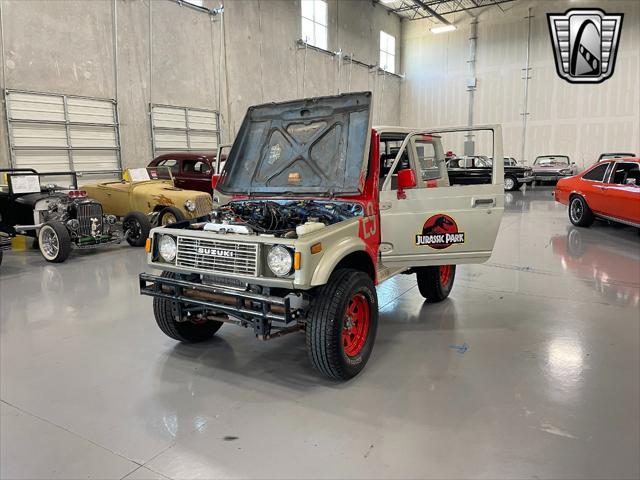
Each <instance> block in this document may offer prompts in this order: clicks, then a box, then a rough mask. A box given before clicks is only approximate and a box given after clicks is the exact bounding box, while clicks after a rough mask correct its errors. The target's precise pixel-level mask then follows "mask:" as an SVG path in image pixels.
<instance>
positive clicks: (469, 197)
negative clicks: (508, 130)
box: [380, 125, 504, 268]
mask: <svg viewBox="0 0 640 480" xmlns="http://www.w3.org/2000/svg"><path fill="white" fill-rule="evenodd" d="M469 130H470V129H468V128H466V129H442V130H438V131H432V132H416V133H413V134H410V135H408V136H407V137H406V138H405V140H404V142H403V145H402V147H401V148H400V151H399V152H398V154H397V156H396V159H395V162H394V166H393V167H392V168H391V172H394V171H395V168H396V166H397V165H398V164H399V161H400V159H401V157H402V156H403V155H405V153H404V152H407V153H408V155H409V160H410V163H411V168H412V169H414V171H415V174H416V178H417V179H418V182H417V183H418V184H417V186H416V188H411V189H405V190H404V191H402V190H399V189H398V188H397V185H394V183H396V182H394V179H393V177H392V175H389V176H388V177H387V178H386V179H385V181H384V183H383V185H382V189H381V191H380V221H381V232H382V239H381V246H380V251H381V256H382V263H383V264H384V265H385V266H389V267H404V268H410V267H418V266H427V265H441V264H461V263H482V262H484V261H486V260H488V259H489V257H490V256H491V252H492V250H493V246H494V244H495V240H496V236H497V234H498V228H499V226H500V220H501V218H502V213H503V210H504V191H503V190H504V188H503V179H504V175H503V169H504V167H503V163H502V162H493V166H492V174H493V175H492V183H490V184H485V185H449V182H448V175H447V168H446V164H445V158H444V154H443V148H442V142H441V139H440V137H439V136H438V135H437V134H438V133H445V132H446V133H448V132H467V131H469ZM472 130H488V131H491V132H492V136H493V150H494V152H493V153H494V158H502V132H501V127H500V126H498V125H492V126H486V127H474V128H473V129H472ZM428 139H430V140H428ZM427 141H429V142H430V143H431V145H432V147H433V150H434V164H435V165H437V169H438V173H437V174H438V175H439V179H438V182H437V186H433V183H432V184H431V188H430V185H428V184H426V183H425V182H421V181H420V179H423V178H424V177H425V169H426V168H425V165H423V164H421V163H420V162H419V161H418V160H419V159H418V158H417V155H416V151H417V150H416V146H417V145H418V146H419V145H420V144H421V143H424V142H427ZM427 167H428V165H427ZM428 175H429V176H431V177H433V176H434V171H433V170H432V171H431V172H429V173H428Z"/></svg>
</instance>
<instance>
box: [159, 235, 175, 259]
mask: <svg viewBox="0 0 640 480" xmlns="http://www.w3.org/2000/svg"><path fill="white" fill-rule="evenodd" d="M158 253H159V254H160V256H161V257H162V259H163V260H164V261H165V262H173V260H174V259H175V258H176V241H175V240H174V239H173V237H171V236H169V235H162V236H161V237H160V242H159V243H158Z"/></svg>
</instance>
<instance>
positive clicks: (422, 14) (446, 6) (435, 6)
mask: <svg viewBox="0 0 640 480" xmlns="http://www.w3.org/2000/svg"><path fill="white" fill-rule="evenodd" d="M379 1H380V3H381V4H382V5H383V6H384V7H386V8H387V9H388V10H390V11H391V12H393V13H396V14H398V15H400V16H401V17H404V18H407V19H409V20H419V19H422V18H431V19H433V20H434V21H439V22H441V23H448V21H449V20H446V22H442V16H443V15H448V14H452V13H458V12H463V11H465V10H473V9H476V8H484V7H492V6H495V7H497V8H500V9H501V10H502V9H503V7H502V4H505V3H510V2H513V1H515V0H391V1H389V0H386V1H385V0H379ZM445 18H446V17H445ZM451 20H452V19H451Z"/></svg>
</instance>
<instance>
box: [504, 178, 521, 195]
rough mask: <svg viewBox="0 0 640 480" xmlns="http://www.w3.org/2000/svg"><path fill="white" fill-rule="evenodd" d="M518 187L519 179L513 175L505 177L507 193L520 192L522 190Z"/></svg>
mask: <svg viewBox="0 0 640 480" xmlns="http://www.w3.org/2000/svg"><path fill="white" fill-rule="evenodd" d="M511 182H513V183H511ZM510 183H511V184H510ZM509 184H510V185H509ZM507 185H509V186H507ZM518 185H519V184H518V179H517V178H516V177H514V176H513V175H505V176H504V189H505V190H506V191H507V192H513V191H514V190H518V189H519V188H520V187H519V186H518Z"/></svg>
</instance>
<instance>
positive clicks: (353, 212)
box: [204, 200, 363, 238]
mask: <svg viewBox="0 0 640 480" xmlns="http://www.w3.org/2000/svg"><path fill="white" fill-rule="evenodd" d="M362 214H363V209H362V205H360V204H359V203H351V202H330V201H317V200H263V201H256V200H244V201H234V202H231V203H228V204H227V205H224V206H222V207H220V208H218V209H217V210H214V211H213V212H212V215H211V217H212V223H211V224H207V225H205V227H204V228H205V230H214V231H222V230H224V229H225V228H226V229H227V231H230V232H236V233H253V232H255V233H260V234H270V235H275V236H278V237H287V238H295V237H296V228H297V227H300V226H302V225H305V224H315V225H320V226H328V225H333V224H334V223H338V222H342V221H344V220H348V219H350V218H353V217H356V216H360V215H362ZM234 227H235V228H234Z"/></svg>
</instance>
